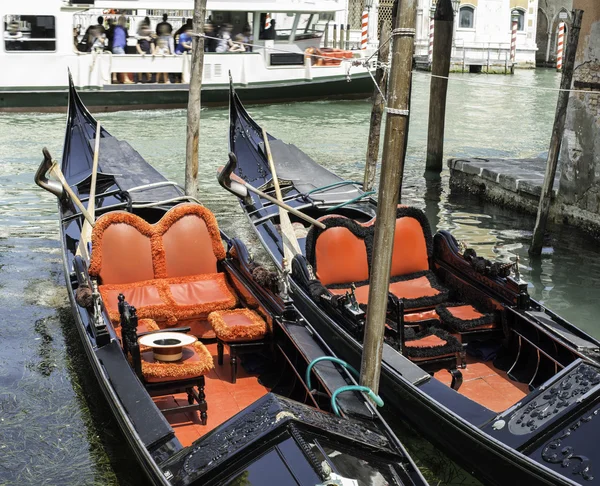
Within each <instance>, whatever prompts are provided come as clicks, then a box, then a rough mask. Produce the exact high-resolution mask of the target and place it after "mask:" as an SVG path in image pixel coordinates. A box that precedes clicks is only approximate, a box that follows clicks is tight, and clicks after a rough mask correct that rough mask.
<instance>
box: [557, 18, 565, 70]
mask: <svg viewBox="0 0 600 486" xmlns="http://www.w3.org/2000/svg"><path fill="white" fill-rule="evenodd" d="M564 44H565V23H564V22H561V23H559V24H558V41H557V43H556V70H557V71H561V70H562V63H563V48H564Z"/></svg>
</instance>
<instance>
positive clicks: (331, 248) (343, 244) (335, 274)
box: [306, 216, 369, 285]
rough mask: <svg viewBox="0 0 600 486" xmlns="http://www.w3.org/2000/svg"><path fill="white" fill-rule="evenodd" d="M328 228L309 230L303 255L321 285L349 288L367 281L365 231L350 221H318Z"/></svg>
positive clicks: (330, 219) (324, 219) (333, 218)
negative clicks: (355, 283)
mask: <svg viewBox="0 0 600 486" xmlns="http://www.w3.org/2000/svg"><path fill="white" fill-rule="evenodd" d="M320 221H322V222H323V223H324V224H325V225H326V226H327V228H326V229H324V230H321V229H319V228H316V227H312V228H311V229H310V231H309V234H308V235H307V239H306V255H307V259H308V262H309V263H310V264H311V265H312V266H313V268H314V270H315V273H316V276H317V278H318V279H319V280H320V281H321V283H322V284H323V285H332V284H350V283H353V282H362V281H365V280H368V278H369V259H368V254H367V245H366V242H365V237H366V236H367V235H368V231H367V230H366V229H365V228H363V227H361V226H360V225H359V224H357V223H355V222H354V221H352V220H351V219H348V218H344V217H339V216H332V217H326V218H321V220H320Z"/></svg>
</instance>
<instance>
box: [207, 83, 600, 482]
mask: <svg viewBox="0 0 600 486" xmlns="http://www.w3.org/2000/svg"><path fill="white" fill-rule="evenodd" d="M262 133H263V132H262V130H261V127H259V125H258V124H257V123H256V122H255V121H254V120H253V119H252V118H251V116H250V115H249V114H248V112H247V111H246V110H245V109H244V107H243V105H242V103H241V101H240V99H239V98H238V96H237V95H236V93H235V91H234V90H233V89H232V90H231V97H230V129H229V143H230V160H229V162H228V163H227V165H226V166H225V168H224V169H223V170H222V171H221V172H220V175H219V179H220V181H221V183H222V185H223V186H225V187H226V189H228V190H229V191H230V192H233V193H234V194H235V195H236V196H238V198H239V201H240V204H241V206H242V208H243V210H244V211H245V212H246V214H247V216H248V218H249V221H250V222H251V224H252V226H253V227H254V229H255V231H256V233H257V235H258V237H259V238H260V240H261V242H262V244H263V245H264V247H265V248H266V250H267V252H268V253H269V255H270V257H271V258H272V260H273V261H274V262H275V264H276V265H278V266H280V267H281V265H282V258H283V250H282V245H281V236H280V233H279V211H278V208H277V207H276V206H274V205H273V204H272V203H271V202H269V201H268V200H267V199H265V198H264V197H261V196H260V195H257V194H256V191H254V192H251V191H247V187H248V186H252V187H253V188H254V189H258V190H260V191H263V192H266V193H267V194H268V195H271V196H273V191H272V186H273V177H272V174H271V171H270V170H269V165H268V163H267V159H266V158H265V146H264V140H263V135H262ZM265 133H266V132H265ZM268 137H269V145H270V150H271V153H272V157H273V159H274V163H275V168H276V172H277V178H278V179H279V183H280V185H281V190H282V193H283V199H284V201H285V203H286V204H288V205H289V206H291V207H293V208H295V209H296V210H299V211H301V212H302V213H304V214H307V215H309V216H311V217H312V218H316V219H317V220H318V221H320V222H321V223H322V224H323V225H324V226H325V228H324V229H323V228H319V227H316V226H314V225H309V224H307V223H306V222H304V221H303V220H302V219H300V218H298V217H297V216H295V215H293V214H291V215H290V216H291V220H292V225H293V227H294V232H295V234H296V236H297V237H298V242H299V247H300V248H301V250H302V254H301V255H296V256H295V257H294V259H293V262H292V268H291V291H290V295H291V297H292V299H293V301H294V304H295V305H296V306H297V308H298V310H299V311H300V312H301V313H302V314H303V315H304V316H305V318H306V319H307V320H308V321H309V322H311V324H312V325H313V326H314V328H315V329H316V331H317V332H318V333H319V334H320V335H321V336H322V337H323V338H324V339H325V340H326V341H327V343H328V344H329V345H330V346H331V348H332V350H333V352H335V353H336V354H337V355H338V356H339V357H340V358H342V359H344V360H346V361H347V362H349V363H350V364H351V365H352V366H355V367H357V366H360V362H361V352H362V347H361V341H362V339H363V333H364V326H365V321H366V319H365V317H366V312H368V288H369V287H368V284H369V271H370V262H371V258H372V256H373V255H372V241H373V234H374V222H375V217H376V208H377V202H376V199H374V198H373V194H371V193H368V192H367V193H366V192H364V191H363V190H362V188H361V184H359V183H356V182H353V181H345V180H343V179H341V178H340V177H338V176H336V175H335V174H333V173H332V172H330V171H328V170H327V169H326V168H324V167H322V166H320V165H319V164H318V163H316V162H315V161H314V160H312V159H311V158H310V157H309V156H308V155H306V154H305V153H303V152H302V151H301V150H300V149H298V148H297V147H296V146H294V145H290V144H286V143H285V142H283V141H281V140H277V139H276V138H274V137H272V136H271V135H268ZM229 173H231V176H228V174H229ZM232 178H233V179H232ZM235 182H237V183H236V184H234V183H235ZM515 273H517V274H515ZM388 290H389V294H388V308H387V316H386V328H385V344H384V351H383V369H382V377H381V385H380V393H381V395H382V398H383V399H384V400H385V401H386V406H389V407H391V410H393V411H395V412H396V414H397V415H398V416H399V417H402V418H403V419H404V420H405V421H407V422H408V423H410V424H412V426H413V427H414V428H415V429H416V430H417V431H418V432H420V433H421V434H422V436H423V437H425V438H427V439H429V440H430V441H431V442H432V443H433V444H435V445H436V446H437V447H439V448H440V449H442V450H443V451H444V452H445V453H446V454H447V455H448V456H450V457H451V458H453V459H454V460H455V461H456V462H457V463H459V464H460V465H462V466H463V467H464V468H465V469H466V470H467V471H470V472H471V473H473V474H474V475H475V476H476V477H477V478H479V479H480V480H481V481H482V482H484V483H485V484H497V485H507V484H528V485H530V486H531V485H572V484H600V469H598V468H600V464H599V462H600V461H599V460H600V449H599V448H598V447H597V445H596V440H597V439H596V437H597V434H598V432H599V431H600V417H597V415H599V414H600V403H599V402H600V368H599V364H600V343H599V342H598V340H596V339H595V338H593V337H592V336H590V335H588V334H586V333H585V332H583V331H582V330H581V329H579V328H577V327H576V326H574V325H573V324H571V323H569V322H567V321H565V320H564V319H562V318H561V317H560V316H558V315H556V314H555V313H553V312H552V311H550V310H549V309H547V308H545V307H544V306H543V305H541V304H540V303H539V302H536V301H535V300H534V299H532V298H531V297H530V296H529V295H528V292H527V284H526V283H525V282H523V281H521V279H520V278H519V277H518V268H514V265H512V264H500V263H498V262H490V261H488V260H486V259H484V258H481V257H479V256H477V254H476V252H475V251H474V250H473V249H470V248H466V247H465V245H464V244H462V243H460V244H459V243H458V242H457V240H456V239H455V238H454V237H453V236H452V235H451V234H450V233H449V232H447V231H438V232H437V233H436V234H435V235H433V236H432V234H431V230H430V226H429V222H428V221H427V219H426V217H425V215H424V213H423V212H422V211H420V210H419V209H417V208H413V207H406V206H402V205H399V206H398V209H397V219H396V231H395V239H394V249H393V261H392V270H391V274H390V287H389V289H388Z"/></svg>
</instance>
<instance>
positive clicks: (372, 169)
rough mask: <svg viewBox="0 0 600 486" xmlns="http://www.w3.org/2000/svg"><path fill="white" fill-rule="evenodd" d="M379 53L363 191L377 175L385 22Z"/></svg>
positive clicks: (384, 81) (385, 59)
mask: <svg viewBox="0 0 600 486" xmlns="http://www.w3.org/2000/svg"><path fill="white" fill-rule="evenodd" d="M379 31H380V32H381V35H380V36H379V52H378V53H377V71H376V72H375V81H376V83H377V86H375V89H374V90H373V107H372V108H371V124H370V125H369V140H368V145H367V163H366V164H365V177H364V179H363V190H364V191H370V190H371V189H373V186H374V184H375V176H376V175H377V160H378V159H379V139H380V137H381V120H382V118H383V108H384V107H385V93H386V90H387V75H386V72H385V68H384V65H385V64H386V63H387V62H388V58H389V56H390V44H391V39H390V28H389V27H388V25H387V23H386V22H382V23H381V28H380V29H379Z"/></svg>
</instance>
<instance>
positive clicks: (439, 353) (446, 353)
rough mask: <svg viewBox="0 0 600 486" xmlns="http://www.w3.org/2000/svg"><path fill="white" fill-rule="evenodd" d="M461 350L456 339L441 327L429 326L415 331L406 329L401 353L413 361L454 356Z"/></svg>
mask: <svg viewBox="0 0 600 486" xmlns="http://www.w3.org/2000/svg"><path fill="white" fill-rule="evenodd" d="M461 351H462V346H461V344H460V343H459V342H458V340H457V339H456V338H455V337H454V336H452V335H451V334H448V333H447V332H446V331H443V330H442V329H437V328H435V327H430V328H428V329H426V330H424V331H421V332H417V333H414V332H412V331H411V330H410V329H407V330H406V341H405V343H404V353H403V354H405V355H406V356H407V357H408V358H410V359H411V360H413V361H426V360H431V359H441V358H446V357H454V356H456V355H457V353H460V352H461Z"/></svg>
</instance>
